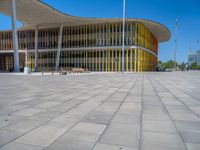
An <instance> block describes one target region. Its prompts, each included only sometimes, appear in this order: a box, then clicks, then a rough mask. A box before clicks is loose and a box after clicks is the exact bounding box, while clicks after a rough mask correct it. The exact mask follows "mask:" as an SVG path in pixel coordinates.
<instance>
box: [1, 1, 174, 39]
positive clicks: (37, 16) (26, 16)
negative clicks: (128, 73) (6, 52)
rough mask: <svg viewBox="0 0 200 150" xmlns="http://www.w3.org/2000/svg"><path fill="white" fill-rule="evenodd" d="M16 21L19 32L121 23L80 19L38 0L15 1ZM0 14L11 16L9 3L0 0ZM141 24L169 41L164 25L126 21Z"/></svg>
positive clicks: (167, 31)
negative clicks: (21, 24) (18, 24)
mask: <svg viewBox="0 0 200 150" xmlns="http://www.w3.org/2000/svg"><path fill="white" fill-rule="evenodd" d="M16 9H17V19H18V20H19V21H21V22H22V23H23V26H22V27H21V28H20V29H19V30H28V29H34V28H35V27H36V26H38V25H39V27H41V28H45V27H58V26H59V25H60V24H64V25H65V26H74V25H89V24H101V23H102V24H103V23H112V22H122V19H121V18H112V19H110V18H81V17H75V16H70V15H68V14H64V13H62V12H60V11H58V10H56V9H54V8H53V7H51V6H49V5H47V4H45V3H43V2H41V1H40V0H16ZM0 12H2V13H4V14H5V15H7V16H11V1H10V0H0ZM126 21H134V22H141V23H143V24H144V25H145V26H146V27H147V28H148V29H149V30H150V31H151V32H152V33H153V35H154V36H155V37H156V38H157V39H158V42H165V41H168V40H169V39H170V36H171V33H170V31H169V30H168V28H167V27H165V26H164V25H162V24H160V23H157V22H154V21H151V20H145V19H126Z"/></svg>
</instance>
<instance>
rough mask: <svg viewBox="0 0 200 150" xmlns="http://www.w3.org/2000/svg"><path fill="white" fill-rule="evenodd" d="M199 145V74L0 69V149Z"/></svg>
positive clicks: (150, 149) (143, 149) (189, 148)
mask: <svg viewBox="0 0 200 150" xmlns="http://www.w3.org/2000/svg"><path fill="white" fill-rule="evenodd" d="M42 149H45V150H200V72H176V73H137V74H124V75H122V74H120V73H109V74H96V75H95V74H91V75H81V76H77V75H76V76H43V77H42V76H21V75H18V76H17V75H6V74H0V150H42Z"/></svg>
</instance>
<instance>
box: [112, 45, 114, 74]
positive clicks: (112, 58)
mask: <svg viewBox="0 0 200 150" xmlns="http://www.w3.org/2000/svg"><path fill="white" fill-rule="evenodd" d="M113 71H114V50H113V49H112V72H113Z"/></svg>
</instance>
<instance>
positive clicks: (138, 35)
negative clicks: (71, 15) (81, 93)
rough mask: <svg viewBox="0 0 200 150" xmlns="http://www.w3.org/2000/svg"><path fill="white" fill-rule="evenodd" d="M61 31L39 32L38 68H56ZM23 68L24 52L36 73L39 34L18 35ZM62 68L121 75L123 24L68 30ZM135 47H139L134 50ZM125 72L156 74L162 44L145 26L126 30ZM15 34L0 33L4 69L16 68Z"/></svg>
mask: <svg viewBox="0 0 200 150" xmlns="http://www.w3.org/2000/svg"><path fill="white" fill-rule="evenodd" d="M58 37H59V28H46V29H39V31H38V67H39V71H41V70H44V69H45V70H51V69H52V68H54V67H55V63H56V55H57V49H58ZM18 44H19V50H20V67H22V68H23V66H24V50H25V49H27V50H28V53H29V59H28V60H29V67H30V68H31V70H32V71H34V59H35V58H34V57H35V54H34V48H35V31H34V30H24V31H18ZM61 44H62V46H61V55H60V65H59V67H83V68H87V69H88V70H90V71H121V58H122V47H121V46H122V23H120V22H116V23H107V24H90V25H80V26H72V27H64V28H63V33H62V42H61ZM132 46H136V47H134V48H131V47H132ZM125 47H126V49H125V70H126V71H128V72H132V71H153V70H155V69H156V65H157V56H156V55H157V51H158V41H157V39H156V38H155V36H154V35H153V34H152V33H151V32H150V31H149V30H148V29H147V28H146V27H145V25H143V24H142V23H141V22H136V21H129V22H128V21H127V22H126V28H125ZM12 49H13V46H12V32H0V69H6V70H8V69H9V68H12V67H13V52H12ZM145 49H147V50H145Z"/></svg>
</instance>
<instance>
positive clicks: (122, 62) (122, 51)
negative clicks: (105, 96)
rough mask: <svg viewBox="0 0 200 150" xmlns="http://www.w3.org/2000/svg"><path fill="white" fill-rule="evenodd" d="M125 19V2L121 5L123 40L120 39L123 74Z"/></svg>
mask: <svg viewBox="0 0 200 150" xmlns="http://www.w3.org/2000/svg"><path fill="white" fill-rule="evenodd" d="M125 18H126V0H124V3H123V35H122V37H123V39H122V73H124V49H125V46H124V41H125Z"/></svg>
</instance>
